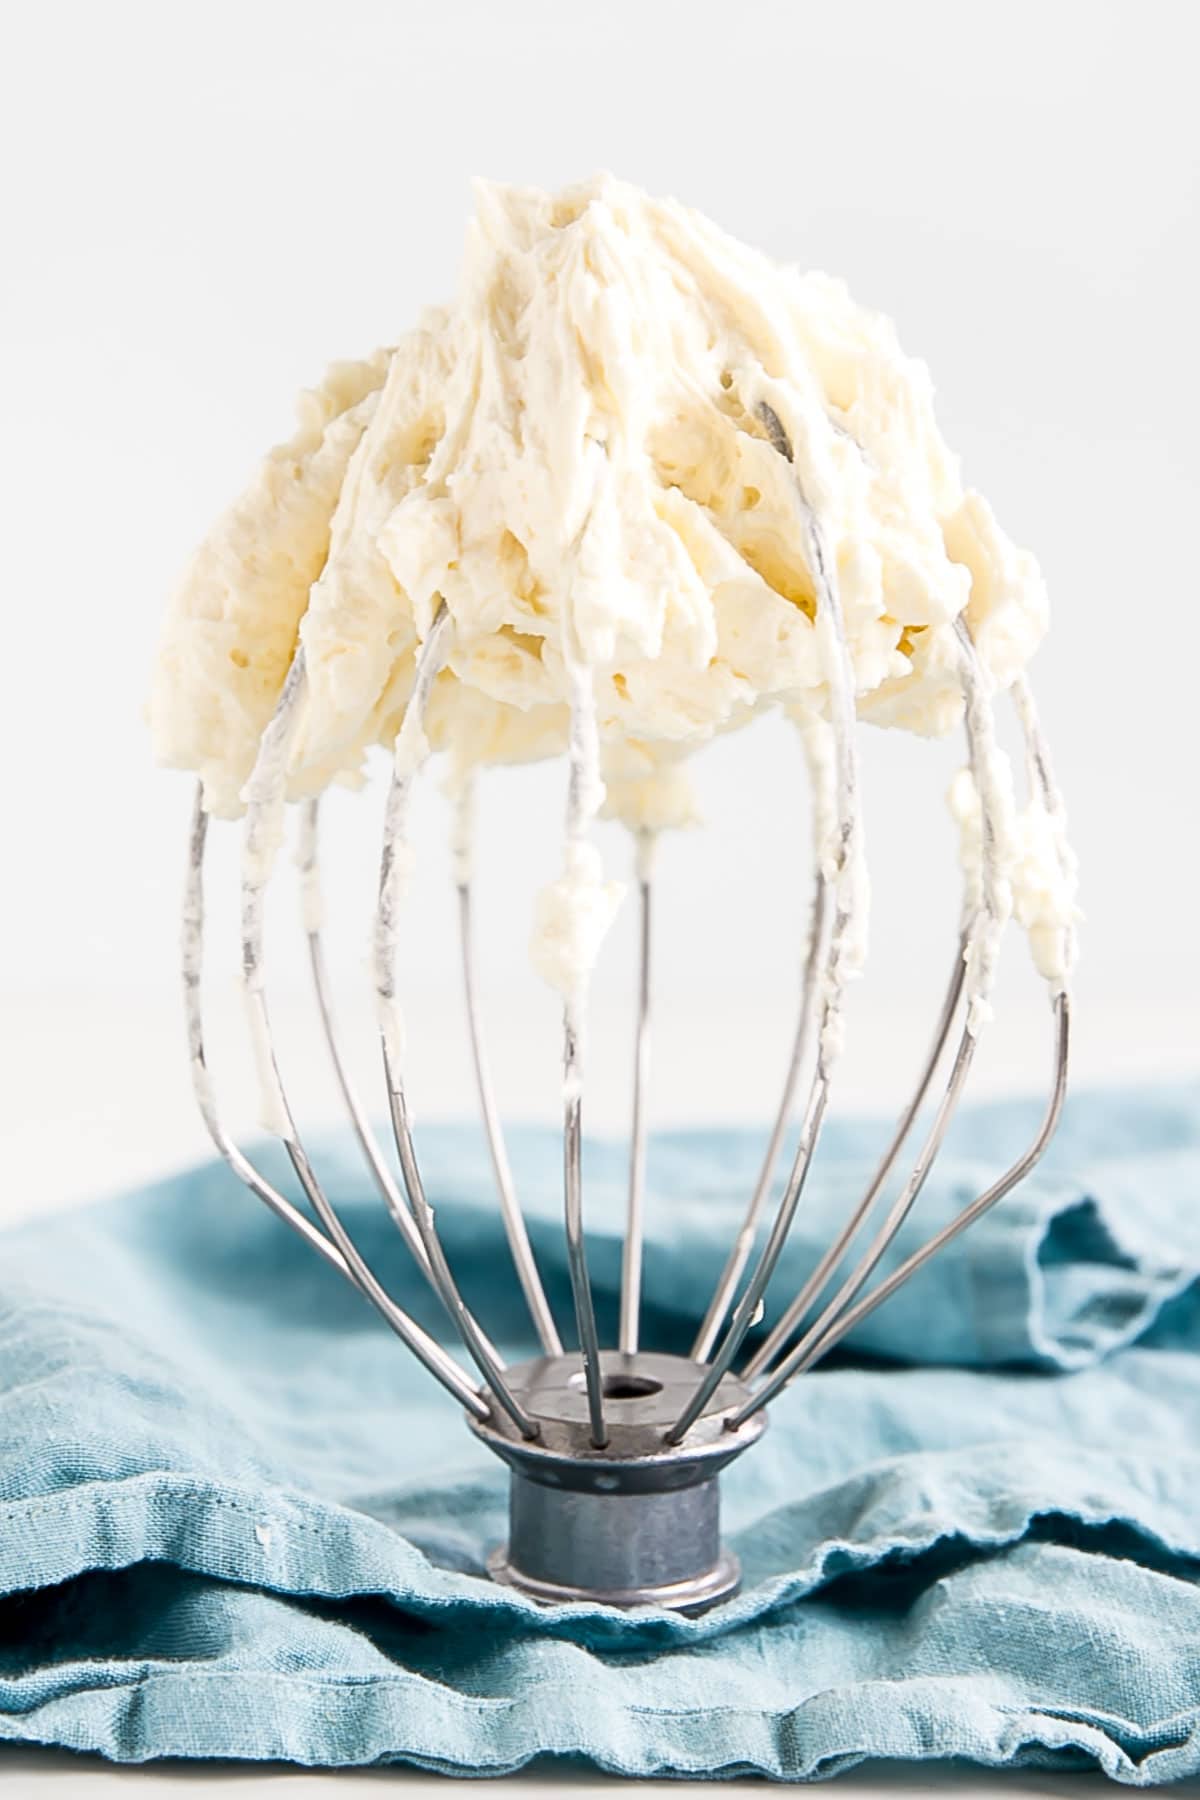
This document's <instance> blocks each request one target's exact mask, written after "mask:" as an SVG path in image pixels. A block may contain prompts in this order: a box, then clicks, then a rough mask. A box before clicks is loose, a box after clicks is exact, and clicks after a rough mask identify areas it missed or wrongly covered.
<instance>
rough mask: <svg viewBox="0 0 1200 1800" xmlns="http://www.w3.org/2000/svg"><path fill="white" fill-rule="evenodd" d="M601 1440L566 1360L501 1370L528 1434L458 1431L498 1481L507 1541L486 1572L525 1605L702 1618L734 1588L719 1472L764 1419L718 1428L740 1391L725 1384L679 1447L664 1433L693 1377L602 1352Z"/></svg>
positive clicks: (662, 1360)
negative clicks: (474, 1443) (495, 1461)
mask: <svg viewBox="0 0 1200 1800" xmlns="http://www.w3.org/2000/svg"><path fill="white" fill-rule="evenodd" d="M600 1369H601V1381H602V1387H603V1392H604V1398H605V1414H606V1419H607V1423H608V1442H607V1444H605V1445H604V1447H603V1448H602V1449H598V1448H597V1447H596V1445H595V1444H594V1443H593V1442H592V1437H591V1430H590V1423H589V1411H588V1401H587V1390H586V1384H585V1383H584V1382H583V1381H582V1380H581V1379H580V1375H581V1371H580V1366H579V1359H578V1357H575V1356H555V1357H545V1356H543V1357H538V1358H536V1359H535V1360H534V1361H532V1362H527V1363H522V1364H519V1365H518V1366H516V1367H515V1368H510V1369H508V1370H507V1371H506V1376H507V1379H508V1381H509V1383H510V1385H511V1388H512V1390H513V1392H514V1394H515V1396H516V1397H517V1399H518V1400H519V1402H520V1404H521V1406H522V1408H523V1409H524V1410H525V1411H526V1412H527V1413H529V1414H530V1415H531V1416H532V1417H533V1418H535V1419H536V1420H537V1422H538V1424H539V1427H540V1436H539V1437H538V1438H536V1439H532V1440H531V1439H529V1438H525V1437H523V1436H522V1435H521V1433H520V1432H519V1430H518V1429H517V1428H516V1426H515V1425H514V1424H513V1422H512V1420H511V1418H509V1417H508V1416H507V1415H506V1414H504V1413H502V1412H501V1411H500V1410H499V1409H498V1408H497V1409H495V1411H494V1413H493V1415H492V1417H490V1418H488V1419H486V1420H481V1419H477V1418H471V1419H470V1420H469V1423H470V1426H471V1429H472V1431H474V1433H475V1435H476V1436H477V1437H478V1438H480V1439H481V1440H482V1442H484V1443H485V1444H487V1446H488V1448H489V1449H491V1450H493V1451H494V1452H495V1453H496V1455H497V1456H499V1457H501V1458H502V1459H503V1460H504V1461H505V1462H506V1463H507V1464H508V1466H509V1470H510V1476H511V1480H510V1493H509V1539H508V1543H507V1545H506V1546H504V1547H503V1548H501V1549H498V1550H496V1551H494V1552H493V1553H492V1555H491V1556H490V1557H489V1559H488V1568H489V1571H490V1573H491V1575H492V1577H493V1579H495V1580H497V1581H503V1582H506V1583H508V1584H510V1585H511V1586H513V1587H517V1588H520V1589H521V1590H522V1592H524V1593H527V1594H530V1595H532V1596H533V1597H534V1598H535V1599H538V1600H544V1601H551V1602H558V1603H563V1602H568V1603H569V1602H571V1601H593V1602H596V1601H599V1602H603V1603H604V1604H606V1605H609V1606H644V1605H659V1606H669V1607H671V1608H673V1609H674V1610H676V1611H683V1612H700V1611H702V1610H704V1609H705V1608H706V1607H709V1606H713V1605H715V1604H716V1603H717V1601H719V1600H726V1599H728V1598H729V1597H730V1595H732V1594H733V1593H735V1592H736V1591H737V1587H738V1582H739V1580H740V1575H741V1571H740V1568H739V1565H738V1560H737V1558H736V1556H734V1555H733V1553H732V1552H731V1551H729V1550H727V1549H725V1548H724V1547H723V1546H722V1544H721V1538H720V1506H721V1499H720V1474H721V1471H722V1469H724V1468H726V1467H727V1466H728V1465H729V1463H731V1462H732V1461H733V1460H734V1459H735V1458H736V1457H737V1456H740V1455H741V1453H742V1451H743V1450H745V1449H747V1448H748V1447H749V1446H750V1445H751V1444H752V1443H754V1442H755V1440H756V1439H757V1438H758V1437H760V1436H761V1435H762V1432H763V1430H764V1429H765V1427H766V1422H767V1420H766V1414H765V1412H762V1411H760V1412H756V1413H754V1414H753V1415H752V1416H751V1417H750V1418H748V1419H747V1420H746V1421H745V1422H744V1423H743V1424H742V1425H740V1426H739V1427H738V1428H737V1429H736V1430H730V1429H728V1427H727V1421H728V1420H729V1418H730V1417H731V1415H732V1414H733V1413H734V1412H736V1411H737V1409H738V1408H739V1407H740V1406H743V1405H745V1404H746V1402H747V1401H748V1399H749V1389H747V1388H746V1387H745V1386H744V1385H743V1384H742V1383H741V1382H740V1381H738V1380H736V1379H735V1378H734V1377H733V1376H728V1375H727V1376H726V1377H725V1378H724V1380H723V1381H722V1382H721V1383H720V1385H719V1386H718V1388H717V1389H716V1391H715V1392H714V1394H713V1396H712V1399H711V1401H710V1402H709V1404H708V1406H707V1407H706V1408H705V1411H704V1413H703V1414H702V1416H701V1417H700V1418H699V1419H698V1420H697V1421H696V1423H695V1425H694V1426H693V1427H692V1429H691V1431H690V1432H689V1433H688V1435H687V1438H686V1441H685V1442H683V1443H680V1444H667V1442H666V1433H667V1431H668V1430H669V1428H670V1426H671V1425H672V1423H673V1421H674V1420H675V1419H677V1418H678V1416H679V1411H680V1408H681V1407H682V1406H683V1405H684V1404H685V1403H686V1401H687V1400H688V1399H689V1398H690V1397H691V1395H692V1394H693V1393H694V1392H695V1390H696V1385H697V1382H698V1380H699V1379H700V1377H701V1376H702V1375H703V1373H704V1371H703V1368H702V1366H701V1365H700V1364H698V1363H695V1362H692V1361H691V1360H690V1359H689V1358H687V1357H683V1356H667V1355H664V1354H659V1353H649V1352H643V1353H640V1354H637V1355H630V1354H626V1353H623V1352H621V1351H617V1350H611V1351H603V1352H602V1353H601V1357H600Z"/></svg>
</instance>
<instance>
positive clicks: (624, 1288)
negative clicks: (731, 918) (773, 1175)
mask: <svg viewBox="0 0 1200 1800" xmlns="http://www.w3.org/2000/svg"><path fill="white" fill-rule="evenodd" d="M652 854H653V841H652V839H651V838H650V835H649V833H646V832H642V833H639V842H638V863H639V875H638V990H637V1034H636V1036H635V1038H634V1045H633V1116H632V1119H631V1121H630V1126H629V1193H628V1198H627V1202H626V1210H625V1244H624V1247H623V1249H622V1253H621V1316H620V1323H619V1325H618V1327H617V1346H618V1348H619V1349H621V1350H625V1351H628V1352H629V1353H630V1354H632V1352H633V1351H635V1350H636V1349H637V1347H638V1335H639V1318H638V1314H639V1309H640V1307H641V1303H642V1241H643V1238H644V1236H645V1220H644V1218H643V1209H644V1207H645V1198H646V1087H647V1083H648V1082H649V1079H650V955H651V946H652V932H653V924H654V914H653V898H654V890H653V887H652V884H651V881H650V871H649V867H648V863H649V860H650V857H651V856H652Z"/></svg>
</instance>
